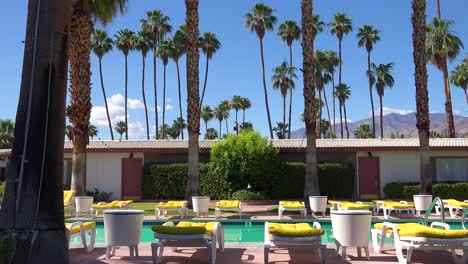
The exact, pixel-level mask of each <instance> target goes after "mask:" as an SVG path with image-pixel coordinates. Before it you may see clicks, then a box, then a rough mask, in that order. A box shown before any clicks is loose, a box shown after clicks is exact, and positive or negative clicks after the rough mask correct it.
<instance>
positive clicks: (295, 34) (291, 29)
mask: <svg viewBox="0 0 468 264" xmlns="http://www.w3.org/2000/svg"><path fill="white" fill-rule="evenodd" d="M278 36H280V37H281V40H283V41H284V42H286V44H287V45H288V48H289V67H291V68H292V67H293V63H292V61H293V59H292V58H293V57H292V44H293V42H294V41H295V40H299V39H300V37H301V28H300V27H299V26H298V25H297V22H296V21H293V20H286V21H284V23H283V24H281V25H280V26H279V28H278ZM290 79H292V76H291V77H290ZM292 94H293V90H292V89H291V91H290V93H289V122H288V124H289V125H288V129H289V130H288V138H291V115H292Z"/></svg>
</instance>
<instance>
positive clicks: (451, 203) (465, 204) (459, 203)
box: [447, 199, 468, 208]
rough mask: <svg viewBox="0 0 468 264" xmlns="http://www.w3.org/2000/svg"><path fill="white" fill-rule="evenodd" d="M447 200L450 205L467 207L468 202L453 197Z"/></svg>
mask: <svg viewBox="0 0 468 264" xmlns="http://www.w3.org/2000/svg"><path fill="white" fill-rule="evenodd" d="M447 202H449V203H450V205H451V206H455V207H462V208H468V203H464V202H460V201H458V200H455V199H448V200H447Z"/></svg>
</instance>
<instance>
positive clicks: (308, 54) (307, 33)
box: [301, 0, 320, 198]
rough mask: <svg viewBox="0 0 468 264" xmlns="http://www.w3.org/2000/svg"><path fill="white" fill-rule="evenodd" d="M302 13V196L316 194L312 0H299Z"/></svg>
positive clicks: (317, 190)
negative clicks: (304, 144) (304, 138)
mask: <svg viewBox="0 0 468 264" xmlns="http://www.w3.org/2000/svg"><path fill="white" fill-rule="evenodd" d="M301 11H302V12H301V13H302V56H303V60H302V69H303V71H304V104H305V111H304V117H305V124H306V137H307V147H306V175H305V186H304V198H306V197H307V196H309V195H318V194H320V191H319V182H318V174H317V142H316V134H315V129H316V125H315V124H316V123H315V118H316V114H315V107H314V103H315V100H314V99H315V84H314V83H315V82H314V35H313V23H312V0H301Z"/></svg>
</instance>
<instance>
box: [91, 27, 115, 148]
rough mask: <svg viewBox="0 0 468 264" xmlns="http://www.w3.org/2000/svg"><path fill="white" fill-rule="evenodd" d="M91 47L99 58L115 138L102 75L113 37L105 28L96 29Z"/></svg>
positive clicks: (110, 130) (105, 101) (107, 112)
mask: <svg viewBox="0 0 468 264" xmlns="http://www.w3.org/2000/svg"><path fill="white" fill-rule="evenodd" d="M91 49H92V50H93V52H94V54H96V56H97V57H98V59H99V76H100V78H101V89H102V95H103V97H104V105H105V107H106V115H107V122H108V123H109V132H110V135H111V139H112V140H114V131H113V130H112V123H111V119H110V115H109V107H108V106H107V96H106V89H104V79H103V77H102V58H103V57H104V55H105V54H107V53H109V52H110V51H111V50H112V39H111V38H109V36H108V35H107V32H106V31H104V30H100V29H96V30H95V31H94V32H93V36H92V42H91Z"/></svg>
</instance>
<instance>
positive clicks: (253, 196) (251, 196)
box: [232, 190, 265, 201]
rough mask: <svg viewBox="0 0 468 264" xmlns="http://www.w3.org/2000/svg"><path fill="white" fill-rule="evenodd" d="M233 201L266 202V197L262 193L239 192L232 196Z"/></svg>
mask: <svg viewBox="0 0 468 264" xmlns="http://www.w3.org/2000/svg"><path fill="white" fill-rule="evenodd" d="M232 199H234V200H241V201H251V200H265V196H264V195H263V194H261V193H260V192H255V191H251V190H239V191H237V192H235V193H233V194H232Z"/></svg>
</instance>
